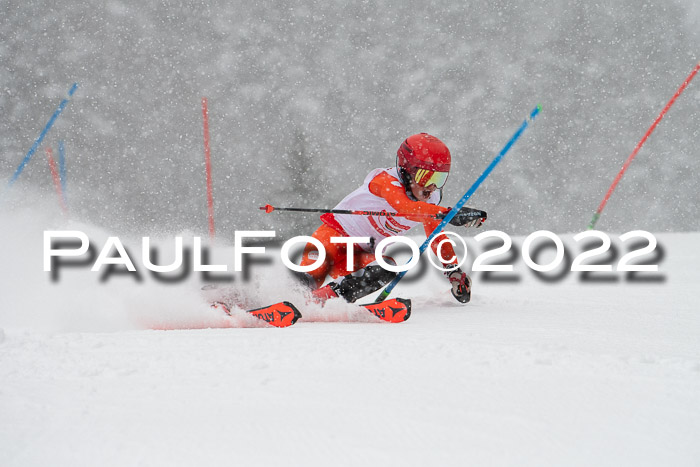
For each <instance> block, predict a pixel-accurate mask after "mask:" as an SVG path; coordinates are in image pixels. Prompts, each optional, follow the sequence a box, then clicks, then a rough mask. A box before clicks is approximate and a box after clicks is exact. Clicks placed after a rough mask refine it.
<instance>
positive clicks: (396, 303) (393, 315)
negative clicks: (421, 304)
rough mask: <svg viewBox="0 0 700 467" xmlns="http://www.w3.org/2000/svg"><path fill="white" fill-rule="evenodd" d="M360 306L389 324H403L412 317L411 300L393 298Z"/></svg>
mask: <svg viewBox="0 0 700 467" xmlns="http://www.w3.org/2000/svg"><path fill="white" fill-rule="evenodd" d="M359 306H361V307H363V308H365V309H367V311H369V312H370V313H372V314H373V315H374V316H376V317H377V318H379V319H381V320H382V321H386V322H389V323H402V322H404V321H406V320H407V319H408V318H410V317H411V300H410V299H407V298H392V299H389V300H384V301H383V302H375V303H369V304H366V305H359Z"/></svg>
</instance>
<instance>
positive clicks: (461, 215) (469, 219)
mask: <svg viewBox="0 0 700 467" xmlns="http://www.w3.org/2000/svg"><path fill="white" fill-rule="evenodd" d="M448 212H449V211H448ZM446 215H447V213H440V214H438V219H444V218H445V216H446ZM486 217H487V216H486V211H481V210H479V209H474V208H468V207H466V206H464V207H463V208H462V209H460V210H459V212H458V213H457V214H455V216H454V217H453V218H452V219H450V224H452V225H456V226H457V227H461V226H464V227H477V228H478V227H481V225H482V224H483V223H484V221H486Z"/></svg>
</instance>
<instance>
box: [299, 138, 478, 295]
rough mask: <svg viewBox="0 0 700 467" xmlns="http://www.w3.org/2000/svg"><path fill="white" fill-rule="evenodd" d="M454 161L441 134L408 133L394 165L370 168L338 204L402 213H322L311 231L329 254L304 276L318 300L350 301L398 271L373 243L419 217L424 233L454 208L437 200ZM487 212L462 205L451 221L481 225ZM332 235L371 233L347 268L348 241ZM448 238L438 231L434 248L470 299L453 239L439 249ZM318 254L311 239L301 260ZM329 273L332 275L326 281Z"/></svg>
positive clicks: (457, 289)
mask: <svg viewBox="0 0 700 467" xmlns="http://www.w3.org/2000/svg"><path fill="white" fill-rule="evenodd" d="M450 165H451V156H450V151H449V149H448V148H447V146H445V144H444V143H443V142H442V141H440V140H439V139H438V138H436V137H435V136H431V135H429V134H427V133H420V134H416V135H412V136H409V137H408V138H407V139H406V140H405V141H404V142H403V143H402V144H401V146H400V147H399V149H398V151H397V157H396V166H395V167H392V168H386V169H374V170H372V171H371V172H370V173H369V174H368V175H367V177H366V178H365V180H364V183H363V184H362V186H361V187H359V188H358V189H356V190H355V191H353V192H352V193H350V194H349V195H347V196H346V197H345V198H344V199H343V200H342V201H341V202H340V203H339V204H338V205H337V206H336V207H335V209H339V210H340V209H342V210H365V211H386V212H397V213H401V214H402V217H398V216H377V215H368V216H359V215H348V214H331V213H328V214H324V215H322V216H321V221H322V222H323V224H322V225H321V226H320V227H319V228H318V229H317V230H316V231H315V232H314V233H313V234H312V236H313V237H314V238H315V239H317V240H319V241H320V242H321V244H322V245H323V246H324V248H325V250H326V258H325V260H324V262H323V263H322V264H321V265H320V266H318V267H317V268H315V269H314V270H312V271H310V272H308V273H305V274H303V277H302V279H303V280H304V282H305V283H306V284H307V285H308V286H309V287H310V288H311V289H312V291H313V292H312V295H313V297H314V298H315V299H316V300H318V301H324V300H327V299H329V298H333V297H342V298H344V299H345V300H347V301H348V302H355V300H357V299H359V298H361V297H364V296H366V295H369V294H370V293H372V292H376V291H377V290H379V289H381V288H382V287H383V286H384V285H386V284H388V283H389V282H391V281H392V280H393V279H394V277H396V274H397V273H395V272H392V271H388V270H386V269H384V268H382V267H381V266H380V265H379V264H378V263H377V262H376V260H375V257H374V253H375V251H374V250H375V245H376V244H377V243H379V241H381V240H382V239H384V238H386V237H390V236H394V235H404V234H406V232H408V230H409V229H411V228H412V227H413V226H415V225H418V224H419V223H422V224H423V227H424V229H425V233H426V236H428V235H430V234H431V233H432V232H433V230H435V228H436V227H437V226H438V225H439V224H440V219H441V218H442V217H444V215H445V214H446V213H447V212H449V210H450V209H449V208H444V207H441V206H438V204H439V203H440V201H441V200H442V188H443V187H444V185H445V182H446V181H447V176H448V175H449V172H450ZM426 215H427V216H426ZM429 216H432V217H429ZM486 217H487V216H486V212H484V211H480V210H475V209H472V208H467V207H463V208H462V209H461V210H460V211H459V213H457V215H455V216H454V217H453V218H452V220H451V221H450V224H452V225H456V226H464V227H481V225H482V224H483V222H484V221H485V220H486ZM333 237H368V238H370V242H369V243H365V244H355V245H354V246H353V252H352V256H353V265H352V267H351V268H349V269H348V268H347V257H348V251H347V248H348V246H347V244H346V243H332V242H331V238H333ZM445 238H446V236H445V235H444V234H443V233H440V235H439V236H438V237H437V238H436V239H435V241H434V242H433V243H432V248H433V251H434V252H435V254H436V255H437V256H438V258H440V260H441V261H442V262H443V266H445V267H446V268H449V270H448V271H446V272H444V274H445V276H446V277H447V278H448V280H449V281H450V284H451V286H452V295H453V296H454V297H455V298H456V299H457V300H458V301H460V302H461V303H467V302H469V300H470V298H471V279H470V278H469V276H468V275H467V274H466V273H464V272H463V271H462V270H461V269H459V268H458V267H456V263H457V257H456V255H455V254H454V250H453V248H452V246H451V244H450V242H449V241H448V242H444V243H443V244H442V247H441V251H440V252H438V251H437V245H440V242H441V241H442V240H443V239H445ZM383 258H384V260H385V261H386V262H387V263H388V264H396V263H395V262H394V260H393V259H392V258H390V257H388V256H384V257H383ZM317 259H318V251H317V250H316V247H315V246H314V245H313V244H312V243H308V244H307V245H306V247H305V248H304V252H303V255H302V258H301V262H300V264H301V265H302V266H308V265H311V264H313V263H314V262H316V260H317ZM329 275H330V277H331V278H332V281H331V282H329V283H328V284H327V285H325V286H323V287H322V285H323V283H324V282H325V280H326V277H327V276H329Z"/></svg>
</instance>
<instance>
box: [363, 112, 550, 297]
mask: <svg viewBox="0 0 700 467" xmlns="http://www.w3.org/2000/svg"><path fill="white" fill-rule="evenodd" d="M540 110H542V106H541V105H537V107H535V108H534V109H533V110H532V112H530V115H529V117H528V118H526V119H525V121H523V123H522V124H521V125H520V128H518V130H517V131H516V132H515V134H514V135H513V136H512V137H511V138H510V140H509V141H508V142H507V143H506V145H505V146H503V149H501V152H499V153H498V155H497V156H496V157H495V158H494V159H493V160H492V161H491V164H489V166H488V167H486V170H484V172H483V173H482V174H481V175H480V176H479V178H478V179H477V180H476V182H474V184H473V185H472V186H471V187H470V188H469V189H468V190H467V192H466V193H464V195H463V196H462V197H461V198H460V199H459V201H457V204H455V206H454V207H453V208H452V210H450V211H449V212H448V213H447V215H446V216H445V217H444V218H443V219H442V222H440V224H439V225H438V226H437V227H435V230H433V232H432V233H431V234H430V235H429V236H428V238H426V239H425V241H424V242H423V244H422V245H421V246H420V248H419V250H418V255H419V256H420V255H421V254H422V253H423V252H424V251H425V250H426V248H428V245H430V242H432V241H433V239H434V238H435V237H436V236H437V235H438V234H439V233H440V232H442V229H443V227H445V226H446V225H447V224H448V223H449V222H450V221H451V220H452V218H453V217H454V216H455V215H456V214H457V213H458V212H459V210H460V209H461V208H462V206H464V204H465V203H466V202H467V200H468V199H469V198H471V196H472V195H473V194H474V192H475V191H476V190H477V188H479V186H480V185H481V184H482V182H483V181H484V180H486V177H488V176H489V174H490V173H491V171H493V169H494V167H496V165H498V163H499V162H501V159H503V156H505V155H506V153H507V152H508V151H509V150H510V148H511V147H512V146H513V144H514V143H515V142H516V141H517V140H518V138H520V135H522V134H523V132H524V131H525V128H527V127H528V125H529V123H530V122H531V121H533V120H534V119H535V117H536V116H537V114H539V113H540ZM410 262H411V260H409V263H410ZM407 272H408V270H405V271H401V272H399V273H398V275H397V276H396V277H395V278H394V280H393V281H391V282H390V283H389V285H387V286H386V288H385V289H384V290H383V291H382V293H381V294H379V297H378V298H377V302H382V301H384V300H386V298H387V297H388V296H389V294H390V293H391V291H392V290H393V289H394V287H396V284H398V283H399V281H401V279H403V276H405V275H406V273H407Z"/></svg>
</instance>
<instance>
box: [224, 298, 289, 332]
mask: <svg viewBox="0 0 700 467" xmlns="http://www.w3.org/2000/svg"><path fill="white" fill-rule="evenodd" d="M211 307H212V308H214V309H220V310H223V312H224V313H226V314H227V315H229V316H230V315H231V309H230V308H229V307H228V305H226V304H225V303H223V302H214V303H212V304H211ZM246 313H250V314H251V315H253V316H255V317H256V318H258V319H261V320H263V321H265V322H266V323H267V324H270V325H272V326H275V327H278V328H286V327H287V326H291V325H292V324H294V323H296V322H297V320H298V319H299V318H301V312H299V309H298V308H297V307H295V306H294V305H293V304H292V303H290V302H286V301H285V302H279V303H275V304H273V305H268V306H264V307H262V308H255V309H254V310H246Z"/></svg>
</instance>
